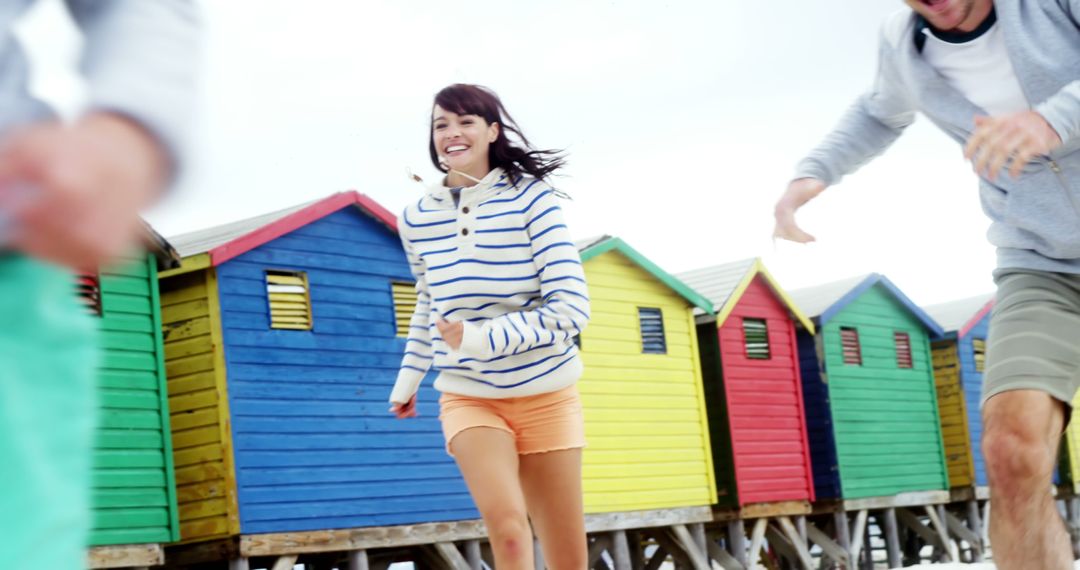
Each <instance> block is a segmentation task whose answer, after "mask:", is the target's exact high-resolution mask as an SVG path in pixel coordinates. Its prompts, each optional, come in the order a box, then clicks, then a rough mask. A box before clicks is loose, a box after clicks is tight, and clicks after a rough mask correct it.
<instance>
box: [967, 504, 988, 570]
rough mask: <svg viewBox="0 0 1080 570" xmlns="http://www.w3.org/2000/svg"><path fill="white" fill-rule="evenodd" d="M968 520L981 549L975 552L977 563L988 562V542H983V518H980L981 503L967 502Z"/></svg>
mask: <svg viewBox="0 0 1080 570" xmlns="http://www.w3.org/2000/svg"><path fill="white" fill-rule="evenodd" d="M967 520H968V527H969V528H971V532H973V533H975V538H976V539H978V545H979V548H978V549H977V550H975V562H983V561H984V560H986V552H985V551H986V541H985V540H983V529H982V527H983V523H982V517H981V516H979V502H978V501H975V500H971V501H968V502H967Z"/></svg>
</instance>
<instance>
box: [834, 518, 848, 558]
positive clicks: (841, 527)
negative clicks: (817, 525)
mask: <svg viewBox="0 0 1080 570" xmlns="http://www.w3.org/2000/svg"><path fill="white" fill-rule="evenodd" d="M833 531H834V532H833V534H835V535H836V543H837V544H839V545H840V548H843V549H844V552H847V553H850V552H851V529H850V528H848V518H847V513H845V512H839V513H833Z"/></svg>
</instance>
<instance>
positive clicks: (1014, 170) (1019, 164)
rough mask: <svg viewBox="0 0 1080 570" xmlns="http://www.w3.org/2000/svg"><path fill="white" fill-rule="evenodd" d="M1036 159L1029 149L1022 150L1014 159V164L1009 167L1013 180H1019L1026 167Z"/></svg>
mask: <svg viewBox="0 0 1080 570" xmlns="http://www.w3.org/2000/svg"><path fill="white" fill-rule="evenodd" d="M1034 157H1035V153H1034V152H1032V151H1031V150H1029V149H1024V150H1021V151H1020V152H1019V153H1017V154H1016V156H1014V157H1013V159H1012V164H1011V165H1010V166H1009V175H1010V176H1012V177H1013V178H1018V177H1019V176H1020V174H1021V173H1022V172H1023V171H1024V167H1025V166H1027V164H1028V163H1029V162H1031V159H1032V158H1034Z"/></svg>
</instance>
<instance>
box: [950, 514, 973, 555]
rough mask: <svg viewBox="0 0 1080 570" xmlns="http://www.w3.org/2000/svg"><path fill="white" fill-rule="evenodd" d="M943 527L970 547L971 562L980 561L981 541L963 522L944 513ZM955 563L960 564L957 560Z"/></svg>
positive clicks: (954, 516)
mask: <svg viewBox="0 0 1080 570" xmlns="http://www.w3.org/2000/svg"><path fill="white" fill-rule="evenodd" d="M945 526H946V527H947V528H948V529H949V532H950V533H951V534H952V535H953V536H955V537H957V538H959V539H960V540H962V541H964V542H966V543H968V544H969V545H970V546H971V558H972V561H975V559H979V561H980V562H981V559H982V539H981V538H979V535H978V534H976V533H975V531H973V530H972V529H971V528H969V527H968V526H966V525H965V524H964V521H962V520H960V518H959V517H957V516H956V515H954V514H952V513H950V512H946V513H945ZM955 562H960V560H959V559H957V560H955Z"/></svg>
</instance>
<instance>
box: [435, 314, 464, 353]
mask: <svg viewBox="0 0 1080 570" xmlns="http://www.w3.org/2000/svg"><path fill="white" fill-rule="evenodd" d="M435 326H436V327H438V329H439V336H441V337H442V339H443V340H444V341H446V344H449V345H450V348H452V349H454V350H457V349H459V348H461V338H462V335H464V334H465V325H463V324H461V323H460V322H454V323H451V322H447V321H444V320H442V319H439V320H438V321H436V322H435Z"/></svg>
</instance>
